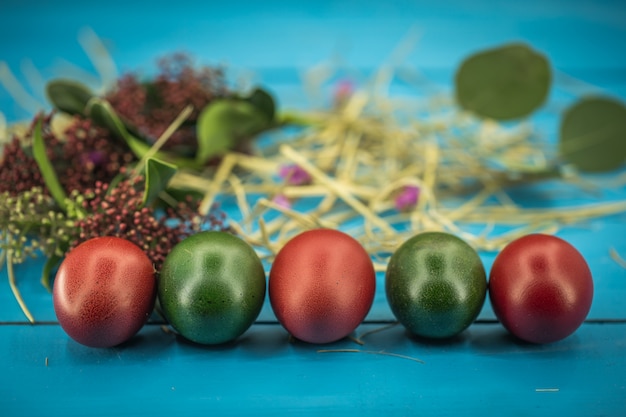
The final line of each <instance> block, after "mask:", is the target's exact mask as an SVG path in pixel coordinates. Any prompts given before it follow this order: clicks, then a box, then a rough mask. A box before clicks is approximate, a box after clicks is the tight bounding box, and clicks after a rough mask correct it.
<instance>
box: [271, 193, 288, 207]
mask: <svg viewBox="0 0 626 417" xmlns="http://www.w3.org/2000/svg"><path fill="white" fill-rule="evenodd" d="M272 201H273V202H274V203H275V204H276V205H278V206H280V207H282V208H286V209H289V208H291V201H289V199H288V198H287V196H286V195H285V194H276V195H275V196H274V198H273V199H272Z"/></svg>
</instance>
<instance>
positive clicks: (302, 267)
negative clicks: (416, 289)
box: [269, 229, 376, 343]
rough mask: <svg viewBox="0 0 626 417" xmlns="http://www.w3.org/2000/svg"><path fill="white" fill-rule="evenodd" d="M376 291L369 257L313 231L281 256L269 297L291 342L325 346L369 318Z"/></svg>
mask: <svg viewBox="0 0 626 417" xmlns="http://www.w3.org/2000/svg"><path fill="white" fill-rule="evenodd" d="M375 290H376V273H375V271H374V266H373V264H372V261H371V259H370V256H369V255H368V253H367V252H366V251H365V249H364V248H363V247H362V246H361V244H360V243H359V242H358V241H356V240H355V239H354V238H352V237H350V236H348V235H347V234H345V233H343V232H340V231H337V230H331V229H315V230H309V231H307V232H304V233H301V234H299V235H297V236H296V237H294V238H293V239H291V240H290V241H289V242H287V244H286V245H285V246H284V247H283V248H282V249H281V250H280V252H279V253H278V255H277V256H276V259H275V260H274V263H273V265H272V268H271V270H270V278H269V297H270V302H271V304H272V308H273V310H274V313H275V314H276V317H277V318H278V320H279V321H280V323H281V324H282V325H283V326H284V327H285V328H286V329H287V330H288V331H289V332H290V333H291V334H292V335H293V336H294V337H296V338H298V339H300V340H303V341H306V342H310V343H329V342H333V341H336V340H339V339H341V338H343V337H346V336H347V335H349V334H350V333H351V332H352V331H354V329H356V327H357V326H358V325H359V324H360V323H361V322H362V321H363V319H364V318H365V316H366V315H367V313H368V312H369V309H370V307H371V306H372V302H373V301H374V293H375Z"/></svg>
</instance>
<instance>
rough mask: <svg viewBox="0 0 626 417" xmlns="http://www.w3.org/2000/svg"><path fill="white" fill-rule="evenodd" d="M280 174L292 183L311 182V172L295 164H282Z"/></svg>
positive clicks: (302, 183)
mask: <svg viewBox="0 0 626 417" xmlns="http://www.w3.org/2000/svg"><path fill="white" fill-rule="evenodd" d="M278 176H279V177H281V178H282V179H284V180H285V181H286V182H287V184H290V185H306V184H309V183H310V182H311V176H310V175H309V173H308V172H306V171H305V170H304V169H302V168H300V166H299V165H295V164H291V165H283V166H281V167H280V170H279V171H278Z"/></svg>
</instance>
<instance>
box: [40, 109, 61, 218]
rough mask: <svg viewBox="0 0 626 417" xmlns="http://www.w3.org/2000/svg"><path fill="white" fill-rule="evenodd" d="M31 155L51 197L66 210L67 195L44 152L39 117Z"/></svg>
mask: <svg viewBox="0 0 626 417" xmlns="http://www.w3.org/2000/svg"><path fill="white" fill-rule="evenodd" d="M33 157H34V158H35V161H36V162H37V166H38V167H39V171H40V172H41V176H42V177H43V181H44V183H45V184H46V187H48V191H50V194H51V195H52V198H54V201H56V203H57V204H58V205H59V207H60V208H61V209H62V210H63V211H66V210H67V207H66V199H67V195H66V194H65V190H63V187H62V186H61V183H60V182H59V179H58V177H57V174H56V172H54V168H53V167H52V164H51V163H50V160H49V159H48V155H47V154H46V145H45V144H44V142H43V136H42V134H41V119H39V120H37V124H36V125H35V129H34V130H33Z"/></svg>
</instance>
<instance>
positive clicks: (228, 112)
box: [196, 99, 272, 163]
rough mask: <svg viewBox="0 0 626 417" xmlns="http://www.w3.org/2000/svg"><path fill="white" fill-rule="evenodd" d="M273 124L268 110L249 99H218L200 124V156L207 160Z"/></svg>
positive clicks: (201, 158) (203, 115)
mask: <svg viewBox="0 0 626 417" xmlns="http://www.w3.org/2000/svg"><path fill="white" fill-rule="evenodd" d="M271 125H272V123H271V122H270V121H268V119H267V114H266V113H264V112H263V111H261V110H259V109H258V108H257V107H256V106H254V105H253V104H251V103H250V102H248V101H243V100H228V99H224V100H217V101H214V102H213V103H211V104H209V105H208V106H207V107H205V108H204V109H203V110H202V112H201V113H200V116H199V117H198V123H197V126H196V130H197V135H198V152H197V153H196V160H197V161H198V162H199V163H205V162H207V161H208V160H209V159H210V158H212V157H214V156H218V155H221V154H224V153H226V152H227V151H229V150H231V149H233V148H234V147H235V146H236V145H237V144H239V143H241V142H243V141H244V140H247V139H250V138H251V137H252V136H254V135H255V134H257V133H259V132H261V131H263V130H264V129H267V128H269V127H270V126H271Z"/></svg>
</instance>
